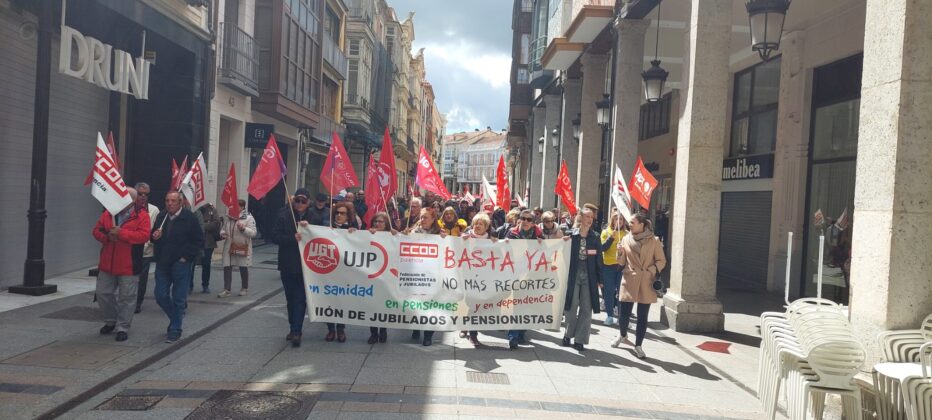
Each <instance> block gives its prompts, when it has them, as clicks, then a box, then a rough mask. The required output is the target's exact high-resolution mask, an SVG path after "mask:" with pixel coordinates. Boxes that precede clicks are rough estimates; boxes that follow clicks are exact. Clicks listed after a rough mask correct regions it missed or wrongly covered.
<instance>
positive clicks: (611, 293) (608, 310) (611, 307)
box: [602, 264, 621, 316]
mask: <svg viewBox="0 0 932 420" xmlns="http://www.w3.org/2000/svg"><path fill="white" fill-rule="evenodd" d="M619 287H621V270H619V269H618V266H617V265H614V264H613V265H605V264H602V299H603V300H604V301H605V314H606V315H607V316H615V302H617V301H618V288H619Z"/></svg>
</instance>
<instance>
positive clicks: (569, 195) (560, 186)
mask: <svg viewBox="0 0 932 420" xmlns="http://www.w3.org/2000/svg"><path fill="white" fill-rule="evenodd" d="M553 192H554V193H556V194H557V195H558V196H560V199H562V200H563V205H565V206H566V208H567V209H569V211H570V214H571V215H574V216H575V215H576V198H575V197H574V196H573V185H572V183H571V182H570V174H569V171H567V169H566V161H565V160H564V161H563V162H561V163H560V175H559V176H557V185H556V188H554V190H553Z"/></svg>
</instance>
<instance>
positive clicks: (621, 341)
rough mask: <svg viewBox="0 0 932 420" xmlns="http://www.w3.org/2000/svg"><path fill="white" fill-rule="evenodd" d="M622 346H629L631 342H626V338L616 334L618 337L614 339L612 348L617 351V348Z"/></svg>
mask: <svg viewBox="0 0 932 420" xmlns="http://www.w3.org/2000/svg"><path fill="white" fill-rule="evenodd" d="M622 344H629V345H630V344H631V342H630V341H628V336H626V335H621V334H618V337H616V338H615V341H612V348H616V349H617V348H619V347H621V345H622Z"/></svg>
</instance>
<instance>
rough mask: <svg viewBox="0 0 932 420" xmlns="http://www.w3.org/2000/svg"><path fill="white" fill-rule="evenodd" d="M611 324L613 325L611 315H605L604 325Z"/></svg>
mask: <svg viewBox="0 0 932 420" xmlns="http://www.w3.org/2000/svg"><path fill="white" fill-rule="evenodd" d="M612 325H615V319H614V318H612V316H611V315H609V316H607V317H605V326H606V327H611V326H612Z"/></svg>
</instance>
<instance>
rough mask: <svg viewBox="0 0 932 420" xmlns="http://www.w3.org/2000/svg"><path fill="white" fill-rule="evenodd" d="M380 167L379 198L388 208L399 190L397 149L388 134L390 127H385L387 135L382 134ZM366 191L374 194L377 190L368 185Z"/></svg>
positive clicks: (384, 206) (383, 205)
mask: <svg viewBox="0 0 932 420" xmlns="http://www.w3.org/2000/svg"><path fill="white" fill-rule="evenodd" d="M377 169H378V171H377V172H378V179H379V190H378V191H380V194H379V195H380V196H379V197H378V198H379V200H381V201H382V207H383V208H385V209H386V210H387V209H388V205H387V204H386V203H387V202H388V200H389V199H391V198H392V197H393V196H394V195H395V191H397V190H398V173H397V171H396V170H395V151H394V150H393V149H392V137H391V136H390V135H389V134H388V127H387V126H386V127H385V135H384V136H382V153H380V154H379V165H378V167H377ZM366 191H369V194H367V195H370V194H373V193H375V192H376V190H372V189H370V187H368V186H367V187H366Z"/></svg>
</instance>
